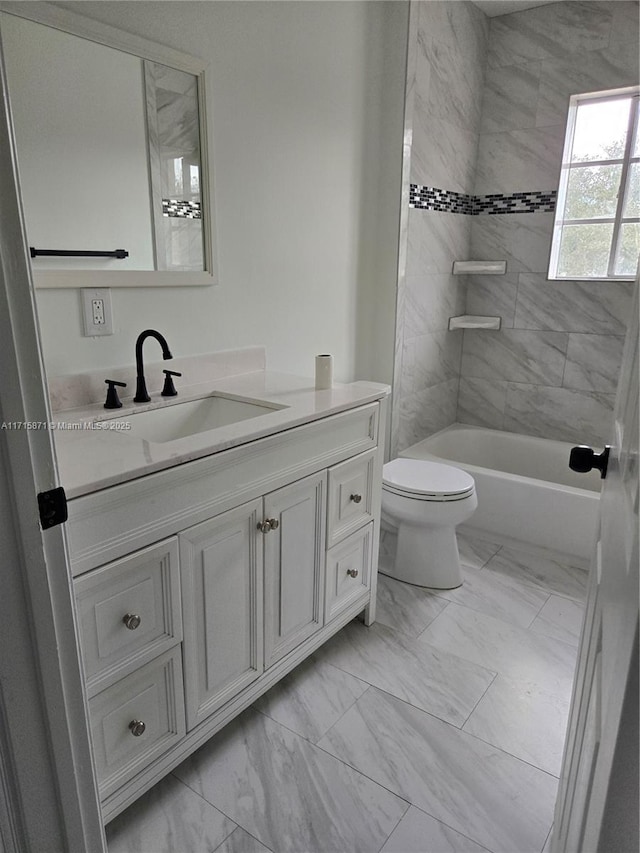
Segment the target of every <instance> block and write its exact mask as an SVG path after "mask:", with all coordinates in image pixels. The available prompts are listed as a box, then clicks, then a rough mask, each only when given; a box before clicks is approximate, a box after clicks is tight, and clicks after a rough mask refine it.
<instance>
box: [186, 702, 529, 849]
mask: <svg viewBox="0 0 640 853" xmlns="http://www.w3.org/2000/svg"><path fill="white" fill-rule="evenodd" d="M347 713H349V712H347ZM175 773H176V775H177V776H179V778H180V779H182V780H183V781H184V782H185V784H187V785H189V787H190V788H192V789H193V790H194V791H196V792H197V793H199V794H200V795H201V796H203V797H204V798H205V799H206V800H208V801H209V802H210V803H213V804H215V805H216V807H217V808H219V809H220V810H221V811H223V812H224V813H225V814H227V815H229V816H230V817H232V819H233V820H234V821H235V822H236V823H237V824H239V825H240V826H242V828H243V829H245V830H246V831H247V832H249V833H250V834H251V835H252V836H254V837H255V838H257V839H258V840H259V841H261V842H262V843H263V844H265V845H266V846H267V847H270V848H271V849H272V850H275V851H277V853H301V851H305V853H311V851H318V853H344V851H346V850H348V851H350V853H358V851H360V853H371V851H372V850H379V849H380V848H381V847H382V845H383V844H384V842H385V840H386V839H387V838H388V837H389V835H390V833H391V832H392V831H393V829H394V828H395V826H396V825H397V823H398V821H399V820H400V818H401V817H402V816H403V815H404V813H405V811H406V809H407V803H406V802H405V801H403V800H402V799H401V798H399V797H398V796H396V795H395V794H392V793H390V792H389V791H388V790H385V789H384V788H382V787H380V786H379V785H378V784H376V783H375V782H372V781H371V780H370V779H367V778H366V777H365V776H363V775H362V774H360V773H357V772H356V771H354V770H353V769H351V768H350V767H348V766H347V765H346V764H344V763H343V762H342V761H339V760H338V759H336V758H335V757H333V756H331V755H329V754H328V753H327V752H326V751H323V750H322V749H318V747H316V746H314V745H313V744H311V743H309V741H307V740H305V739H304V738H302V737H300V736H299V735H297V734H295V733H294V732H291V731H289V730H288V729H286V728H285V727H284V726H281V725H280V724H279V723H276V722H274V721H273V720H271V719H269V718H268V717H265V716H264V715H263V714H259V713H258V712H257V711H254V710H252V709H249V710H248V711H245V712H244V713H243V714H241V715H240V716H239V717H237V718H236V719H235V720H233V721H232V722H231V723H229V725H228V726H226V727H225V728H224V729H223V730H222V731H221V732H219V733H218V734H217V735H216V736H215V737H214V738H212V739H211V740H210V741H209V742H208V743H207V744H205V745H204V746H203V747H202V748H201V749H199V750H198V751H197V752H195V753H194V754H193V755H192V756H191V757H190V758H188V759H187V760H186V761H185V762H184V763H183V764H181V765H180V766H179V767H178V768H177V770H176V771H175ZM540 847H542V843H541V844H540Z"/></svg>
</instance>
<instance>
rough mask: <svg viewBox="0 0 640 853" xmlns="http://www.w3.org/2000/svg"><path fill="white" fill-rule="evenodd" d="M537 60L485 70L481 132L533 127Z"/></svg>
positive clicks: (536, 92)
mask: <svg viewBox="0 0 640 853" xmlns="http://www.w3.org/2000/svg"><path fill="white" fill-rule="evenodd" d="M540 70H541V63H540V62H526V63H524V64H523V65H509V66H505V67H500V68H489V69H487V74H486V79H485V87H484V95H483V101H482V118H481V121H480V132H481V133H496V132H499V131H503V130H521V129H523V128H526V127H535V124H536V108H537V104H538V87H539V84H540Z"/></svg>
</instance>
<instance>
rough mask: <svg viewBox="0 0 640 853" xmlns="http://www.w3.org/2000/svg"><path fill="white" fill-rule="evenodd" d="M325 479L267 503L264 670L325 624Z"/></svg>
mask: <svg viewBox="0 0 640 853" xmlns="http://www.w3.org/2000/svg"><path fill="white" fill-rule="evenodd" d="M325 494H326V474H325V472H322V473H321V474H314V475H313V476H311V477H306V478H305V479H304V480H299V481H298V482H297V483H292V484H291V485H290V486H285V487H284V488H283V489H279V490H278V491H277V492H272V493H271V494H269V495H267V496H266V497H265V499H264V517H265V519H269V520H275V521H276V522H277V527H276V528H275V529H272V530H270V531H269V532H267V533H265V534H264V535H263V539H264V549H265V553H264V560H265V563H264V568H265V654H264V658H265V666H271V664H273V663H275V662H276V661H277V660H279V659H280V658H281V657H283V656H284V655H285V654H287V652H290V651H291V650H292V649H294V648H295V647H296V646H298V645H299V644H300V643H301V642H302V641H303V640H306V639H307V637H310V636H311V634H313V633H315V632H316V631H317V630H318V629H319V628H321V627H322V624H323V591H324V564H325V549H324V533H325Z"/></svg>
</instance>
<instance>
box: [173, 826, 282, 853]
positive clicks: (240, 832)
mask: <svg viewBox="0 0 640 853" xmlns="http://www.w3.org/2000/svg"><path fill="white" fill-rule="evenodd" d="M175 853H178V851H176V852H175ZM185 853H186V851H185ZM189 853H191V851H189ZM215 853H272V851H271V850H270V849H269V848H268V847H265V846H264V844H262V842H261V841H258V839H257V838H254V837H253V835H249V833H248V832H245V830H244V829H242V827H240V826H239V827H238V828H237V829H234V831H233V832H232V833H231V835H230V836H229V837H228V838H227V839H225V840H224V841H223V842H222V844H221V845H220V847H216V849H215Z"/></svg>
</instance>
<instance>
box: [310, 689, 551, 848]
mask: <svg viewBox="0 0 640 853" xmlns="http://www.w3.org/2000/svg"><path fill="white" fill-rule="evenodd" d="M319 746H321V747H322V748H324V749H326V750H327V751H328V752H330V753H332V754H333V755H339V756H340V757H341V758H342V759H343V760H344V761H348V762H349V764H351V765H352V766H353V767H355V768H357V769H358V770H359V771H360V772H361V773H364V774H365V775H366V776H368V777H369V778H371V779H374V780H375V781H377V782H378V783H379V784H381V785H384V787H385V788H388V789H389V790H391V791H394V792H396V793H397V794H398V796H400V797H403V798H404V799H405V800H408V801H409V802H410V803H411V804H412V805H415V806H417V807H418V808H420V809H423V810H424V811H426V812H427V813H428V814H429V815H431V816H432V817H434V818H436V819H437V820H440V821H442V822H443V823H445V824H447V826H449V827H451V828H452V829H454V830H456V831H457V832H461V833H463V834H464V835H466V836H468V837H469V838H471V839H472V840H474V841H476V842H477V843H479V844H482V845H484V846H485V847H487V848H489V849H490V850H492V851H494V853H514V851H516V850H517V851H518V853H533V851H540V850H541V849H542V846H543V844H544V842H545V839H546V837H547V833H548V831H549V827H550V826H551V821H552V819H553V808H554V800H555V795H556V787H557V780H556V779H554V778H553V777H552V776H550V775H549V774H547V773H544V772H543V771H541V770H538V769H537V768H535V767H532V766H531V765H529V764H526V763H524V762H522V761H519V760H518V759H516V758H513V757H512V756H511V755H507V754H506V753H504V752H502V751H501V750H499V749H496V748H495V747H493V746H490V745H488V744H486V743H483V742H482V741H480V740H478V739H477V738H475V737H473V736H472V735H469V734H466V733H465V732H461V731H459V730H457V729H455V728H453V727H452V726H449V725H447V724H446V723H444V722H442V721H441V720H438V719H436V718H435V717H432V716H431V715H430V714H426V713H424V712H423V711H420V710H418V709H417V708H414V707H412V706H411V705H408V704H407V703H405V702H401V701H400V700H398V699H396V698H394V697H393V696H389V695H388V694H386V693H382V692H381V691H379V690H375V689H372V690H370V691H368V692H367V693H366V694H365V696H363V697H362V698H361V699H359V700H358V701H357V702H356V704H355V705H353V706H352V708H350V709H349V711H347V713H346V714H345V715H344V716H343V717H342V718H341V719H340V720H339V721H338V723H336V725H335V726H333V728H332V729H330V730H329V732H328V733H327V734H326V735H325V737H324V738H323V739H322V740H321V741H320V742H319Z"/></svg>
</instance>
